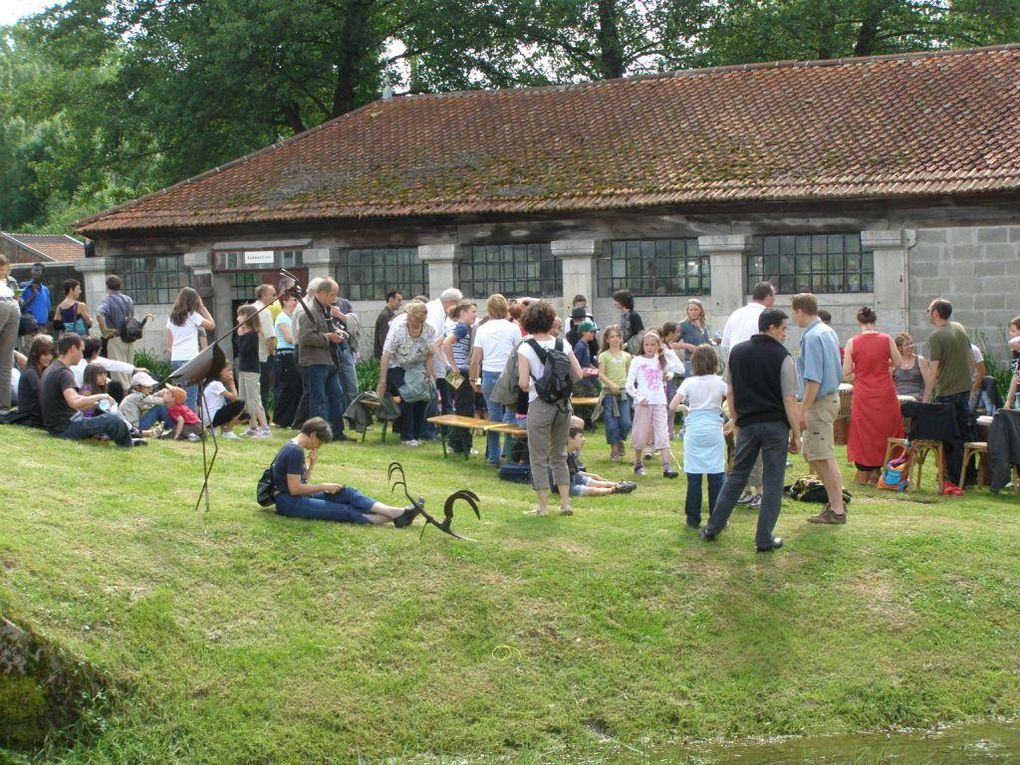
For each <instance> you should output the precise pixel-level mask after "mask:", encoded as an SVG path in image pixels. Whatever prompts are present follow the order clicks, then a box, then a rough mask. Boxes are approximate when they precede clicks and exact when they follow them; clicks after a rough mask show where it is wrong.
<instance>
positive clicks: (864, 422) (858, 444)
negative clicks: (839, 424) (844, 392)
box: [843, 306, 903, 484]
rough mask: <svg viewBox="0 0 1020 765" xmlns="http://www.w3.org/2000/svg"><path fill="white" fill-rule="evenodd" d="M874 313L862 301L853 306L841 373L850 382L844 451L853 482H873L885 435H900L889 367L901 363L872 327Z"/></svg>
mask: <svg viewBox="0 0 1020 765" xmlns="http://www.w3.org/2000/svg"><path fill="white" fill-rule="evenodd" d="M876 321H878V317H877V316H876V315H875V312H874V311H873V310H872V309H871V308H869V307H867V306H865V307H864V308H862V309H861V310H860V311H858V312H857V323H858V324H859V325H860V327H861V331H860V333H858V334H857V335H854V336H853V337H852V338H850V340H849V341H848V342H847V344H846V353H845V355H844V356H843V378H844V379H845V380H846V381H847V382H852V383H853V384H854V392H853V398H852V399H851V404H850V439H849V442H848V444H847V456H848V457H849V458H850V461H851V462H853V463H854V464H855V465H856V466H857V476H856V479H857V482H858V483H865V484H866V483H876V482H877V481H878V477H879V475H880V473H881V471H882V461H883V460H884V459H885V446H886V439H888V438H902V437H903V417H902V415H901V414H900V402H899V400H898V399H897V398H896V383H894V382H893V377H892V372H891V367H898V366H899V365H900V364H901V363H902V358H901V356H900V352H899V350H898V349H897V348H896V343H894V342H893V339H892V338H891V337H889V335H886V334H885V333H883V332H876V331H875V322H876Z"/></svg>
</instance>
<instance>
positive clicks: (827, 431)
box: [801, 393, 839, 462]
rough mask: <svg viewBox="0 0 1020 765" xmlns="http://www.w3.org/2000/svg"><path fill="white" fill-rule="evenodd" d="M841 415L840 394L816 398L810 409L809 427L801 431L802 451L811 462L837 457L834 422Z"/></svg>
mask: <svg viewBox="0 0 1020 765" xmlns="http://www.w3.org/2000/svg"><path fill="white" fill-rule="evenodd" d="M838 415H839V394H838V393H833V394H832V395H831V396H824V397H822V398H819V399H815V403H814V404H812V405H811V408H810V409H808V417H807V429H806V430H804V432H803V433H801V438H802V439H803V442H802V444H801V453H802V454H803V455H804V459H806V460H808V461H809V462H816V461H820V460H831V459H835V458H836V452H835V448H834V447H835V439H834V438H833V436H832V423H834V422H835V421H836V417H837V416H838Z"/></svg>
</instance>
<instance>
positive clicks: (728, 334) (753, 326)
mask: <svg viewBox="0 0 1020 765" xmlns="http://www.w3.org/2000/svg"><path fill="white" fill-rule="evenodd" d="M775 300H776V288H775V287H773V286H772V282H758V284H756V285H754V289H753V290H751V302H750V303H748V304H747V305H745V306H741V307H740V308H738V309H737V310H736V311H734V312H733V313H731V314H730V317H729V318H728V319H727V320H726V326H725V327H723V333H722V340H721V341H720V346H721V347H722V351H723V359H724V360H725V359H727V358H728V355H729V354H730V353H731V352H732V351H733V349H734V348H735V347H736V346H737V345H739V344H740V343H743V342H746V341H748V340H750V339H751V337H752V336H754V335H755V334H757V333H758V331H759V330H758V317H759V316H761V312H762V311H764V310H765V309H766V308H771V307H772V304H773V303H774V302H775ZM761 472H762V462H761V458H760V457H759V458H758V459H757V460H755V463H754V467H752V468H751V475H750V477H749V478H748V484H747V490H746V491H744V493H743V494H741V495H740V499H738V500H737V504H738V505H747V506H748V507H750V508H754V509H757V508H759V507H761Z"/></svg>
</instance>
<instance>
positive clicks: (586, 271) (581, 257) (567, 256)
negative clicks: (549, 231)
mask: <svg viewBox="0 0 1020 765" xmlns="http://www.w3.org/2000/svg"><path fill="white" fill-rule="evenodd" d="M597 246H598V242H597V241H596V240H594V239H559V240H555V241H553V242H552V243H551V248H552V254H553V257H556V258H560V260H562V261H563V314H562V315H563V316H570V308H571V305H570V303H571V300H573V298H574V295H584V296H585V297H586V298H588V306H589V308H593V307H594V304H595V297H596V295H595V257H596V248H597Z"/></svg>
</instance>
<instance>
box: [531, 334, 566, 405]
mask: <svg viewBox="0 0 1020 765" xmlns="http://www.w3.org/2000/svg"><path fill="white" fill-rule="evenodd" d="M528 345H530V346H531V348H532V350H534V351H535V355H536V356H538V360H539V362H541V364H542V374H540V375H536V374H534V373H532V375H531V377H532V379H534V381H535V393H536V394H538V397H539V398H540V399H542V400H543V401H545V402H546V403H547V404H559V403H560V402H562V401H566V400H568V399H569V398H570V394H571V392H572V391H573V389H574V383H573V381H572V380H571V379H570V357H569V356H567V354H566V353H565V352H564V350H563V340H561V339H560V338H556V343H555V344H554V345H553V347H552V348H548V349H546V348H543V347H542V346H541V345H539V344H538V342H537V341H536V340H534V339H529V340H528Z"/></svg>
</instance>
